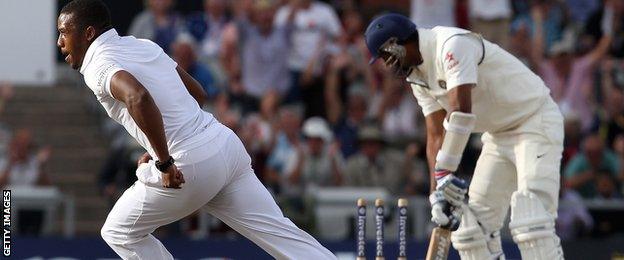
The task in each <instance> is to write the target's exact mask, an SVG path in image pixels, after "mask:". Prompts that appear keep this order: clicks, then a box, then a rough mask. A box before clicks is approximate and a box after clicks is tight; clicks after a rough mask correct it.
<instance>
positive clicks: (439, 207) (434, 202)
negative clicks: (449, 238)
mask: <svg viewBox="0 0 624 260" xmlns="http://www.w3.org/2000/svg"><path fill="white" fill-rule="evenodd" d="M429 202H430V203H431V221H433V222H434V223H436V224H437V225H438V226H439V227H442V228H446V229H449V230H451V231H455V230H457V228H458V227H459V223H460V220H461V215H462V212H463V211H462V207H461V204H460V205H458V206H453V205H451V204H450V203H449V202H448V201H447V200H446V198H445V197H444V194H442V192H441V191H434V192H433V193H431V195H429Z"/></svg>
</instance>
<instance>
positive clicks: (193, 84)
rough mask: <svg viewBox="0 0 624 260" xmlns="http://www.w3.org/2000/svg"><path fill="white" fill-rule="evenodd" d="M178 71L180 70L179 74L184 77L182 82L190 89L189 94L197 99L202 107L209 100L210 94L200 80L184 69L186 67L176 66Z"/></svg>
mask: <svg viewBox="0 0 624 260" xmlns="http://www.w3.org/2000/svg"><path fill="white" fill-rule="evenodd" d="M176 71H177V72H178V75H180V78H181V79H182V82H183V83H184V86H185V87H186V90H188V92H189V94H191V96H193V98H195V100H197V103H199V106H200V107H201V106H203V105H204V103H206V100H208V95H207V94H206V92H205V91H204V89H203V88H202V86H201V85H200V84H199V82H197V80H195V79H194V78H193V77H192V76H191V75H189V74H188V73H187V72H186V71H184V69H182V68H180V66H177V67H176Z"/></svg>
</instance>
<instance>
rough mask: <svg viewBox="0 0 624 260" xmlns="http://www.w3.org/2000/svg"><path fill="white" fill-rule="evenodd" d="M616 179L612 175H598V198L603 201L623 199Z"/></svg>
mask: <svg viewBox="0 0 624 260" xmlns="http://www.w3.org/2000/svg"><path fill="white" fill-rule="evenodd" d="M617 186H618V185H617V181H616V180H615V177H614V176H612V175H610V174H599V175H596V195H597V196H596V198H598V199H603V200H612V199H622V193H620V191H619V190H618V187H617Z"/></svg>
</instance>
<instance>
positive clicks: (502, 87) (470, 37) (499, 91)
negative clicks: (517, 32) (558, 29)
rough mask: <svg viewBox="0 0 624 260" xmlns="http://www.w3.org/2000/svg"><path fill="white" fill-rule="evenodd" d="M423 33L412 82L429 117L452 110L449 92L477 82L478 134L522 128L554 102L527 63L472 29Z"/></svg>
mask: <svg viewBox="0 0 624 260" xmlns="http://www.w3.org/2000/svg"><path fill="white" fill-rule="evenodd" d="M418 33H419V45H420V46H419V48H420V51H421V54H422V56H423V64H421V65H419V66H418V67H415V68H414V69H413V70H412V72H411V74H410V75H409V76H408V77H407V81H408V82H409V83H410V84H411V86H412V92H413V94H414V96H415V97H416V99H417V101H418V104H419V105H420V106H421V108H422V110H423V114H424V115H425V116H427V115H429V114H431V113H433V112H435V111H438V110H442V109H444V110H446V111H450V104H449V99H448V96H447V93H448V91H450V90H452V89H453V88H456V87H458V86H460V85H465V84H475V85H476V86H475V87H474V88H473V89H472V91H471V99H472V113H473V114H475V115H476V116H477V122H476V126H475V132H497V131H503V130H506V129H510V128H511V127H514V126H516V125H518V124H519V123H521V122H522V121H523V120H525V119H526V118H528V117H529V116H531V115H532V114H534V113H535V112H536V111H537V110H538V109H539V108H540V106H541V105H542V104H543V103H544V102H545V100H546V98H549V94H550V92H549V89H548V88H547V87H546V85H545V84H544V82H543V81H542V80H541V79H540V78H539V77H538V76H537V75H535V73H533V72H532V71H531V70H529V69H528V68H527V67H526V66H524V64H522V62H520V61H519V60H518V59H517V58H515V57H513V55H511V54H509V53H508V52H506V51H505V50H503V49H501V48H500V47H498V46H497V45H495V44H492V43H490V42H488V41H487V40H482V39H480V38H479V37H478V36H476V35H474V34H471V33H470V32H469V31H466V30H462V29H458V28H452V27H441V26H439V27H435V28H433V29H431V30H429V29H418Z"/></svg>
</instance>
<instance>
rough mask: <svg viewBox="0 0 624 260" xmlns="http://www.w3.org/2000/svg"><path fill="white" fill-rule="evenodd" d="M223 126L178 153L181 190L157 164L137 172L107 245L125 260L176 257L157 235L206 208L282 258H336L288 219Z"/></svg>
mask: <svg viewBox="0 0 624 260" xmlns="http://www.w3.org/2000/svg"><path fill="white" fill-rule="evenodd" d="M219 128H220V130H221V132H220V134H219V135H218V136H217V137H216V138H214V139H213V140H212V141H211V142H209V143H208V144H207V145H204V146H202V147H200V148H197V149H194V150H191V151H188V152H186V153H183V154H182V155H180V156H178V157H179V159H177V160H176V165H177V166H178V168H179V169H180V170H181V171H182V173H183V174H184V178H185V180H186V183H185V184H183V186H182V188H181V189H168V188H163V187H162V185H161V182H160V177H159V176H160V173H159V172H158V170H155V168H154V167H153V162H151V167H145V168H143V167H140V168H139V169H138V170H137V175H138V177H139V181H136V182H135V183H134V185H132V187H130V188H128V189H127V190H126V191H125V192H124V194H123V195H122V196H121V198H119V200H118V201H117V203H116V204H115V206H114V207H113V209H112V210H111V212H110V213H109V214H108V218H107V219H106V222H105V223H104V226H103V227H102V230H101V234H102V238H104V240H105V241H106V243H107V244H108V245H109V246H110V247H111V248H112V249H113V250H114V251H115V252H116V253H117V254H118V255H119V256H121V257H122V258H123V259H145V260H157V259H173V256H172V255H171V253H169V251H167V249H166V248H165V247H164V246H163V244H162V243H161V242H160V241H158V239H156V238H155V237H154V236H153V235H151V233H152V232H153V231H154V230H155V229H156V228H158V227H160V226H163V225H166V224H169V223H172V222H174V221H177V220H179V219H181V218H183V217H185V216H187V215H189V214H191V213H193V212H194V211H196V210H198V209H200V208H202V207H205V209H206V210H208V212H209V213H210V214H212V215H213V216H215V217H217V218H219V219H220V220H221V221H223V222H224V223H226V224H227V225H229V226H230V227H232V228H233V229H234V230H236V231H237V232H239V233H240V234H242V235H243V236H245V237H247V238H248V239H249V240H251V241H253V242H254V243H255V244H256V245H258V246H260V247H261V248H262V249H264V250H265V251H266V252H267V253H269V254H270V255H271V256H273V257H274V258H276V259H336V257H335V256H334V255H333V254H332V253H331V252H330V251H329V250H327V249H326V248H325V247H323V246H322V245H321V244H320V243H319V242H318V241H316V239H314V238H313V237H312V236H310V235H309V234H308V233H306V232H304V231H303V230H301V229H299V228H298V227H297V226H295V224H293V222H291V221H290V220H289V219H288V218H286V217H284V215H283V213H282V211H281V210H280V208H279V207H278V206H277V204H276V203H275V201H274V200H273V197H271V195H270V194H269V192H268V191H267V190H266V188H265V187H264V186H263V185H262V184H261V183H260V181H259V180H258V178H257V177H256V175H255V173H254V171H253V170H252V168H251V159H250V157H249V155H248V154H247V151H246V150H245V147H244V146H243V144H242V143H241V141H240V139H239V138H238V137H237V136H236V134H234V133H233V132H232V131H231V130H230V129H228V128H226V127H225V126H222V125H220V124H219ZM146 169H147V170H146ZM142 171H143V172H142ZM144 171H148V172H147V173H146V172H144ZM142 174H146V175H148V176H143V175H142ZM155 179H157V180H156V181H154V180H155ZM150 180H151V181H150Z"/></svg>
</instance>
